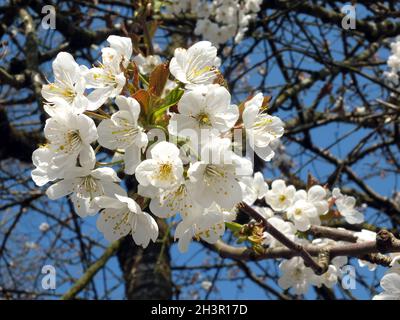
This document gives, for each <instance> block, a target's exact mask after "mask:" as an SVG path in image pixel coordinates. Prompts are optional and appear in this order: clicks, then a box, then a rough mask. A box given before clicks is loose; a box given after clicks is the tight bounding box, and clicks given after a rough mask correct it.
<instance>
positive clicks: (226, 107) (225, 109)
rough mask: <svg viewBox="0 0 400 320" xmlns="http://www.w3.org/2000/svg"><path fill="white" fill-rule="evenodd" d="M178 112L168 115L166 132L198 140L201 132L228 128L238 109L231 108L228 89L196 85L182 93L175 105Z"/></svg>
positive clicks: (219, 130) (221, 130)
mask: <svg viewBox="0 0 400 320" xmlns="http://www.w3.org/2000/svg"><path fill="white" fill-rule="evenodd" d="M178 111H179V113H174V114H172V117H171V119H170V122H169V125H168V130H169V132H170V133H171V134H173V135H177V136H183V137H187V136H188V135H192V136H193V138H197V139H200V138H201V130H202V129H208V130H210V131H211V130H215V131H216V132H218V133H222V132H226V131H228V130H229V129H231V128H232V127H233V126H234V125H235V123H236V121H237V119H238V117H239V110H238V108H237V106H236V105H231V95H230V94H229V92H228V90H226V89H225V88H224V87H221V86H219V85H207V86H197V87H196V88H194V89H193V90H191V91H186V92H185V93H184V94H183V96H182V98H181V99H180V101H179V102H178Z"/></svg>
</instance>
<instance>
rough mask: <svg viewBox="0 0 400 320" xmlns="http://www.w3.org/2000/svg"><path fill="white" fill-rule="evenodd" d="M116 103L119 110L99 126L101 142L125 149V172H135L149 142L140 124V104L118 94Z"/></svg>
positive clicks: (110, 147) (110, 146) (113, 147)
mask: <svg viewBox="0 0 400 320" xmlns="http://www.w3.org/2000/svg"><path fill="white" fill-rule="evenodd" d="M115 103H116V104H117V106H118V108H119V111H118V112H116V113H114V114H113V115H112V116H111V119H106V120H103V121H102V122H101V123H100V125H99V127H98V133H99V143H100V145H102V146H103V147H105V148H108V149H111V150H115V149H124V150H125V153H124V156H123V160H124V164H125V173H127V174H133V173H135V170H136V167H137V166H138V164H139V163H140V161H141V154H142V151H143V149H144V148H145V147H146V146H147V142H148V139H147V135H146V133H144V131H143V129H142V127H140V126H139V124H138V118H139V113H140V105H139V103H138V102H137V101H136V100H135V99H133V98H130V97H128V98H126V97H124V96H117V97H116V98H115Z"/></svg>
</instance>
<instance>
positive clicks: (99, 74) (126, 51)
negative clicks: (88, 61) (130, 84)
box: [84, 36, 132, 110]
mask: <svg viewBox="0 0 400 320" xmlns="http://www.w3.org/2000/svg"><path fill="white" fill-rule="evenodd" d="M107 41H108V42H109V43H110V47H107V48H103V49H102V50H101V52H102V63H101V64H100V66H99V67H95V68H91V69H88V70H86V71H85V73H84V74H85V79H86V82H87V84H86V87H87V88H92V89H93V91H92V92H90V93H89V95H88V99H89V106H90V108H89V109H90V110H96V109H97V108H99V107H100V106H102V105H103V104H104V103H105V102H106V100H107V99H108V98H114V97H116V96H117V95H119V94H120V93H121V91H122V89H123V87H124V85H125V83H126V79H125V76H124V70H122V69H121V66H123V67H124V68H126V67H127V65H128V63H129V59H130V58H131V55H132V41H131V39H130V38H125V37H117V36H110V37H108V39H107Z"/></svg>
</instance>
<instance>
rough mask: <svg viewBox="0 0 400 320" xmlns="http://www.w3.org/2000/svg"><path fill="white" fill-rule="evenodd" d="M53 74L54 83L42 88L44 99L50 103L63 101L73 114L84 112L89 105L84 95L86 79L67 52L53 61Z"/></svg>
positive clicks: (61, 53) (60, 54)
mask: <svg viewBox="0 0 400 320" xmlns="http://www.w3.org/2000/svg"><path fill="white" fill-rule="evenodd" d="M53 72H54V82H53V83H50V84H47V85H43V87H42V96H43V98H45V99H46V100H47V101H48V102H50V103H53V102H55V101H57V100H58V99H62V100H64V101H65V102H66V108H67V109H70V111H72V112H73V113H82V112H84V111H85V110H86V109H87V108H88V104H89V102H88V99H87V97H85V95H84V91H85V79H84V77H83V75H82V73H81V69H80V67H79V65H78V64H77V63H76V62H75V60H74V58H73V57H72V56H71V55H70V54H69V53H67V52H60V53H59V54H58V55H57V57H56V59H55V60H54V61H53ZM50 116H51V114H50Z"/></svg>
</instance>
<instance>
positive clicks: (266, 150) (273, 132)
mask: <svg viewBox="0 0 400 320" xmlns="http://www.w3.org/2000/svg"><path fill="white" fill-rule="evenodd" d="M263 99H264V98H263V95H262V94H261V93H258V94H257V95H255V96H254V97H253V98H252V99H251V100H249V101H247V102H246V103H245V106H244V111H243V115H242V117H243V124H244V127H245V129H246V136H247V139H248V141H249V144H250V146H251V147H252V148H253V150H254V152H255V153H256V154H257V155H258V156H259V157H260V158H261V159H263V160H265V161H270V160H271V159H272V158H273V157H274V155H275V153H274V151H273V150H272V148H271V147H270V143H271V142H273V141H274V140H276V139H278V138H280V137H281V136H282V135H283V133H284V128H283V122H282V120H281V119H279V118H278V117H275V116H271V115H269V114H267V113H266V112H265V111H264V110H262V103H263Z"/></svg>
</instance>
